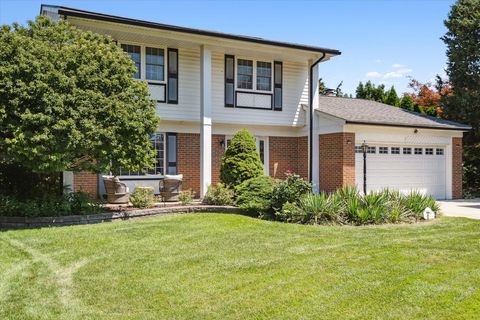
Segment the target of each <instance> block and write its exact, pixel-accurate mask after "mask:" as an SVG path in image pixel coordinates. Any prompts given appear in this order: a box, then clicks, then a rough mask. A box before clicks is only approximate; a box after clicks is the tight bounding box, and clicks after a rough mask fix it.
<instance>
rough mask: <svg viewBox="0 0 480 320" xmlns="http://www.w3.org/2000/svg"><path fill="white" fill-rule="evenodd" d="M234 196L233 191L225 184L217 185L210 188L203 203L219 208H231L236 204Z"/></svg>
mask: <svg viewBox="0 0 480 320" xmlns="http://www.w3.org/2000/svg"><path fill="white" fill-rule="evenodd" d="M233 196H234V193H233V190H231V189H229V188H227V187H226V186H225V185H224V184H223V183H217V184H216V185H214V186H213V185H212V186H209V187H208V190H207V194H206V195H205V197H204V198H203V202H205V203H206V204H211V205H217V206H229V205H233V203H234V201H233Z"/></svg>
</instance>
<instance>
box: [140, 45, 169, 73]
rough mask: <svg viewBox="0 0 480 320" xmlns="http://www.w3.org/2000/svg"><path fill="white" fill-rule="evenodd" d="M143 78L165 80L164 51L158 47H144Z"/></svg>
mask: <svg viewBox="0 0 480 320" xmlns="http://www.w3.org/2000/svg"><path fill="white" fill-rule="evenodd" d="M145 78H146V79H147V80H154V81H164V80H165V52H164V50H163V49H160V48H151V47H146V48H145Z"/></svg>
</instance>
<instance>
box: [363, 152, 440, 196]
mask: <svg viewBox="0 0 480 320" xmlns="http://www.w3.org/2000/svg"><path fill="white" fill-rule="evenodd" d="M388 147H389V148H388V150H389V152H391V147H399V146H398V145H391V146H388ZM403 147H404V146H401V147H400V150H401V151H402V150H403V149H402V148H403ZM405 147H407V148H411V150H412V154H403V152H402V154H391V153H388V154H379V153H375V154H372V153H369V154H367V191H378V190H382V189H386V188H389V189H394V190H399V191H401V192H403V193H409V192H412V191H413V190H416V191H419V192H421V193H423V194H429V195H433V196H434V197H436V198H438V199H444V198H445V196H446V177H445V159H446V157H445V155H437V154H433V155H427V154H425V148H433V149H434V150H435V148H437V147H432V146H421V148H422V153H423V154H421V155H419V154H414V148H420V146H405ZM376 150H377V151H378V150H379V149H378V146H377V149H376ZM355 173H356V174H355V178H356V184H357V187H358V188H359V189H360V190H362V189H363V154H362V153H356V156H355Z"/></svg>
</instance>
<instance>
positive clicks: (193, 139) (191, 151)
mask: <svg viewBox="0 0 480 320" xmlns="http://www.w3.org/2000/svg"><path fill="white" fill-rule="evenodd" d="M221 141H224V143H225V136H224V135H217V134H214V135H212V184H216V183H218V182H220V165H221V162H222V156H223V153H224V152H225V148H224V147H223V146H222V145H221V144H220V142H221ZM177 152H178V159H177V172H178V173H179V174H183V186H182V187H183V189H184V190H186V189H192V190H193V191H195V193H196V195H197V196H198V195H199V193H200V134H198V133H178V134H177Z"/></svg>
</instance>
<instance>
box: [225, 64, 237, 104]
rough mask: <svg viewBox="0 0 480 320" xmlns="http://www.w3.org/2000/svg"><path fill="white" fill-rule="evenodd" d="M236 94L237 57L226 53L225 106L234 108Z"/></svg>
mask: <svg viewBox="0 0 480 320" xmlns="http://www.w3.org/2000/svg"><path fill="white" fill-rule="evenodd" d="M234 96H235V57H234V56H231V55H225V107H229V108H233V107H234V106H235V105H234V101H235V99H234Z"/></svg>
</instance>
